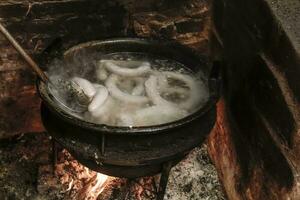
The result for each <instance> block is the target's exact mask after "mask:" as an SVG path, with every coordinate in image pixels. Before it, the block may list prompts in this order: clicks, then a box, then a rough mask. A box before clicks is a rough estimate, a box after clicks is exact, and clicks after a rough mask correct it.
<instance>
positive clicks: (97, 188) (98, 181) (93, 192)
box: [89, 173, 108, 199]
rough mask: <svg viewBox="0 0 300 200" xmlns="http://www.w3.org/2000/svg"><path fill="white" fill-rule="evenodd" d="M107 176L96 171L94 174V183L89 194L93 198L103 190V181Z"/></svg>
mask: <svg viewBox="0 0 300 200" xmlns="http://www.w3.org/2000/svg"><path fill="white" fill-rule="evenodd" d="M107 178H108V176H106V175H104V174H100V173H97V175H96V181H95V182H96V184H95V185H94V186H93V187H92V188H91V190H90V192H89V195H90V196H91V197H93V198H95V199H96V198H97V197H98V196H99V194H100V193H101V192H102V191H103V189H104V188H105V185H106V184H105V182H106V180H107Z"/></svg>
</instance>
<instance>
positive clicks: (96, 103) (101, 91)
mask: <svg viewBox="0 0 300 200" xmlns="http://www.w3.org/2000/svg"><path fill="white" fill-rule="evenodd" d="M96 87H97V92H96V94H95V96H94V98H93V100H92V102H91V103H90V105H89V106H88V110H89V112H95V111H96V110H97V109H98V108H99V107H100V106H102V104H103V103H104V102H105V101H106V99H107V98H108V90H107V89H106V87H104V86H102V85H97V86H96Z"/></svg>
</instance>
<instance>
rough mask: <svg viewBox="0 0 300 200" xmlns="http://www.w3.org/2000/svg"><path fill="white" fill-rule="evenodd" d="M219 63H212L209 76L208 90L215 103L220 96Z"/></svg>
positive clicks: (220, 75) (220, 77) (220, 78)
mask: <svg viewBox="0 0 300 200" xmlns="http://www.w3.org/2000/svg"><path fill="white" fill-rule="evenodd" d="M221 69H222V67H221V61H213V65H212V68H211V71H210V75H209V82H208V84H209V90H210V95H211V98H213V99H214V100H215V101H218V99H219V98H220V96H221V88H222V74H221V71H222V70H221Z"/></svg>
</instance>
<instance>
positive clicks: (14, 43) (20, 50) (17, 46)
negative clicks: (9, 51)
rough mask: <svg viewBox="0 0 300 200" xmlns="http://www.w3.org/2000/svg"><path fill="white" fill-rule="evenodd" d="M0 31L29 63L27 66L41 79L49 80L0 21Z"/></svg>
mask: <svg viewBox="0 0 300 200" xmlns="http://www.w3.org/2000/svg"><path fill="white" fill-rule="evenodd" d="M0 31H1V33H2V34H3V35H4V36H5V38H6V39H7V40H8V41H9V42H10V44H11V45H12V46H13V47H14V48H15V49H16V50H17V52H18V53H19V54H20V55H21V56H22V57H23V58H24V60H25V61H26V62H27V63H28V64H29V66H30V67H31V68H32V69H33V70H34V71H35V72H36V73H37V75H38V76H39V77H40V78H41V79H42V81H43V82H45V83H47V82H49V79H48V77H47V76H46V74H45V73H44V72H43V71H42V70H41V68H40V67H39V66H38V64H37V63H36V62H35V61H34V60H33V59H32V58H31V57H30V56H29V55H28V54H27V53H26V51H25V50H24V49H23V48H22V47H21V46H20V45H19V43H18V42H17V41H16V40H15V39H14V38H13V36H12V35H11V34H10V33H9V32H8V30H7V29H6V28H5V27H4V26H3V25H2V24H1V23H0Z"/></svg>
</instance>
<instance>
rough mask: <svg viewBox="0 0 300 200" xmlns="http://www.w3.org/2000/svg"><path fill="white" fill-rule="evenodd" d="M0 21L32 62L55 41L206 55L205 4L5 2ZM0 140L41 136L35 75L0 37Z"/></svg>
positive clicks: (194, 0)
mask: <svg viewBox="0 0 300 200" xmlns="http://www.w3.org/2000/svg"><path fill="white" fill-rule="evenodd" d="M0 20H1V22H2V23H3V24H4V25H5V26H6V27H7V29H8V30H9V31H11V33H12V34H13V35H14V36H15V38H16V39H17V40H18V41H19V42H20V43H21V45H22V46H24V47H25V49H26V50H27V51H28V52H29V53H30V54H32V55H33V56H34V57H35V58H36V59H38V58H39V55H40V53H41V52H42V51H43V50H44V49H45V48H46V47H47V46H48V45H49V44H50V43H51V42H52V41H53V40H54V39H55V38H63V42H64V46H65V48H67V47H69V46H72V45H74V44H77V43H79V42H84V41H89V40H97V39H104V38H110V37H123V36H141V37H153V38H156V37H158V38H172V39H176V40H178V41H180V42H181V43H183V44H186V45H189V46H190V47H192V48H195V49H197V50H198V51H201V52H203V53H207V52H208V33H209V28H210V24H209V23H210V18H209V7H208V3H207V2H206V0H187V1H171V0H163V1H161V0H145V1H137V0H113V1H111V0H106V1H97V0H57V1H50V0H33V1H23V0H4V1H0ZM0 50H1V54H0V77H1V78H0V110H1V112H0V138H2V137H9V136H12V135H15V134H20V133H23V132H30V131H42V130H43V127H42V126H41V123H40V119H39V104H40V100H39V98H38V96H37V94H36V91H35V87H34V80H35V76H34V75H33V73H32V72H31V71H30V70H29V68H28V66H27V65H26V64H25V63H24V62H23V61H22V60H21V59H20V57H19V55H18V54H17V53H16V52H15V50H14V49H13V48H12V47H11V46H10V45H9V44H8V43H7V41H6V40H5V39H4V38H3V37H2V36H1V34H0Z"/></svg>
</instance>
